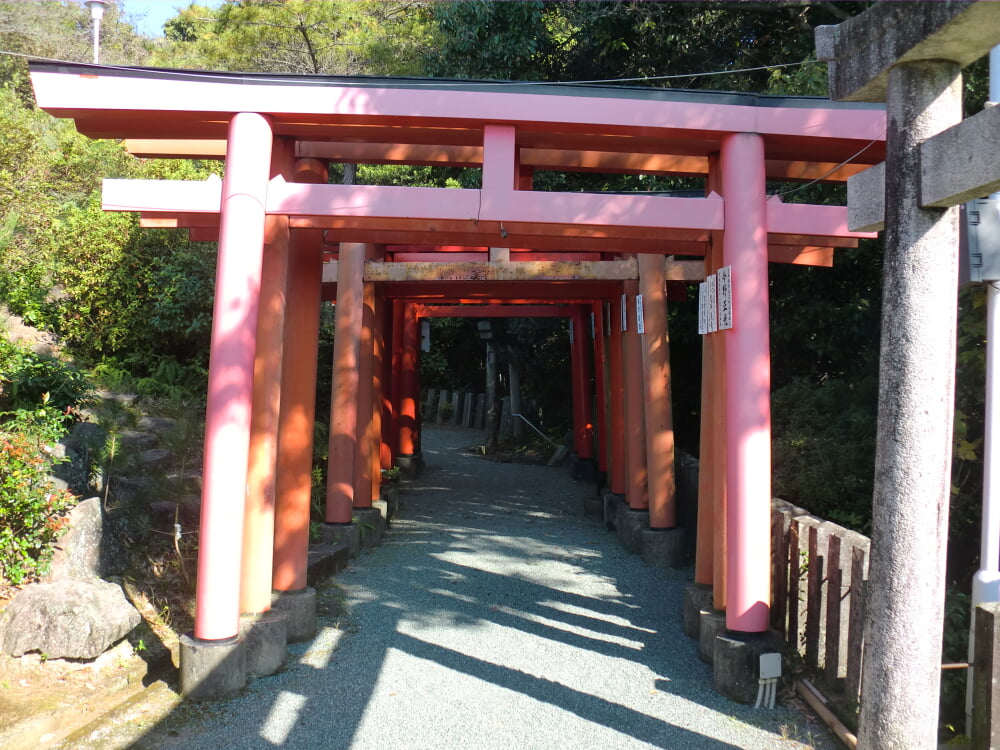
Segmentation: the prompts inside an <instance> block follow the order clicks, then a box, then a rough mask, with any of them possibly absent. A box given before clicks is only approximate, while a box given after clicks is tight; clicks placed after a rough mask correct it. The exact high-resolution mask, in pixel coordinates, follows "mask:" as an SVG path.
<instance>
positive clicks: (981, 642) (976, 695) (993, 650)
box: [972, 602, 1000, 750]
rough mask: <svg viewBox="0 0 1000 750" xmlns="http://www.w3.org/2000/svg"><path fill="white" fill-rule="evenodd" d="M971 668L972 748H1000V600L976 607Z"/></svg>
mask: <svg viewBox="0 0 1000 750" xmlns="http://www.w3.org/2000/svg"><path fill="white" fill-rule="evenodd" d="M974 617H975V621H974V628H975V639H976V646H975V656H974V660H973V670H972V748H973V750H979V748H983V750H985V749H986V748H994V747H1000V689H998V685H1000V658H997V653H998V651H997V650H998V649H1000V602H987V603H985V604H980V605H978V606H977V607H976V611H975V614H974Z"/></svg>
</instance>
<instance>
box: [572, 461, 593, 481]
mask: <svg viewBox="0 0 1000 750" xmlns="http://www.w3.org/2000/svg"><path fill="white" fill-rule="evenodd" d="M571 469H572V473H573V479H577V480H580V481H584V482H592V481H594V480H595V479H597V465H596V464H595V463H594V459H592V458H580V457H579V456H573V464H572V467H571Z"/></svg>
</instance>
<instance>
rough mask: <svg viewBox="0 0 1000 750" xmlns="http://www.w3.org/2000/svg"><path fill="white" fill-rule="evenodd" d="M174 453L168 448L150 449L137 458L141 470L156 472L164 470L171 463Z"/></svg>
mask: <svg viewBox="0 0 1000 750" xmlns="http://www.w3.org/2000/svg"><path fill="white" fill-rule="evenodd" d="M173 455H174V454H173V453H172V452H171V451H170V450H169V449H167V448H150V449H149V450H148V451H143V452H142V453H140V454H139V455H138V456H136V461H137V463H138V465H139V469H142V470H145V471H156V470H157V469H163V468H165V467H166V466H167V464H169V463H170V459H171V458H172V457H173Z"/></svg>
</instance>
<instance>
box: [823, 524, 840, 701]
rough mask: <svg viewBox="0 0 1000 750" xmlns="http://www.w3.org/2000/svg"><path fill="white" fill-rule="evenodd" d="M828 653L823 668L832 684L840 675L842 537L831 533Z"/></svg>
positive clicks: (827, 615) (828, 574)
mask: <svg viewBox="0 0 1000 750" xmlns="http://www.w3.org/2000/svg"><path fill="white" fill-rule="evenodd" d="M826 569H827V574H826V655H825V656H824V659H823V669H824V672H825V673H826V679H827V682H828V683H829V684H830V685H831V686H832V685H836V684H837V678H839V677H840V605H841V601H842V600H841V591H840V587H841V578H842V576H841V570H840V537H839V536H836V535H835V534H831V535H830V539H829V541H828V542H827V555H826Z"/></svg>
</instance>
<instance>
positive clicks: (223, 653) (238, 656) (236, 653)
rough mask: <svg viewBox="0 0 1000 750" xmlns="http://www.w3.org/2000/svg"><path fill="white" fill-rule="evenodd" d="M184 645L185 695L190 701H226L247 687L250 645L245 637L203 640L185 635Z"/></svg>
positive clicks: (182, 684)
mask: <svg viewBox="0 0 1000 750" xmlns="http://www.w3.org/2000/svg"><path fill="white" fill-rule="evenodd" d="M180 646H181V669H180V672H181V694H182V695H183V696H184V697H185V698H187V699H188V700H192V701H215V700H225V699H226V698H233V697H235V696H237V695H239V694H240V693H241V692H243V689H244V688H245V687H246V686H247V652H246V644H245V643H244V641H243V640H242V639H241V638H239V637H234V638H227V639H226V640H224V641H202V640H199V639H197V638H195V637H194V636H192V635H189V634H187V633H185V634H184V635H182V636H181V639H180Z"/></svg>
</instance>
